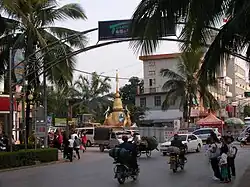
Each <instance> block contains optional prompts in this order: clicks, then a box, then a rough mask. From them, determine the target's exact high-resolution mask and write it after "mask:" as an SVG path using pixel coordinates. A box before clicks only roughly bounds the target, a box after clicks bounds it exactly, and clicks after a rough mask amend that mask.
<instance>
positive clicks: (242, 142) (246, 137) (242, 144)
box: [240, 136, 250, 147]
mask: <svg viewBox="0 0 250 187" xmlns="http://www.w3.org/2000/svg"><path fill="white" fill-rule="evenodd" d="M249 140H250V138H249V137H248V136H245V137H244V138H242V139H241V141H240V146H241V147H244V146H245V145H250V141H249Z"/></svg>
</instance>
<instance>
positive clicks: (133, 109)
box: [120, 77, 147, 124]
mask: <svg viewBox="0 0 250 187" xmlns="http://www.w3.org/2000/svg"><path fill="white" fill-rule="evenodd" d="M138 89H139V92H140V93H141V92H142V90H143V81H142V80H140V79H139V78H138V77H131V78H130V79H129V84H125V85H124V86H123V87H121V88H120V94H121V97H122V102H123V104H124V105H127V107H128V110H129V111H130V117H131V121H132V122H134V123H137V124H138V123H139V121H140V119H142V118H143V117H144V116H145V111H146V110H147V109H146V108H142V107H138V106H136V105H135V97H136V95H137V91H138Z"/></svg>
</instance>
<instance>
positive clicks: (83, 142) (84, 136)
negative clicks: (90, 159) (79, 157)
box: [82, 132, 88, 152]
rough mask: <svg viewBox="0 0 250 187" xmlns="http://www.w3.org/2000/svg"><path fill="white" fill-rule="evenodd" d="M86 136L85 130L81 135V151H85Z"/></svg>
mask: <svg viewBox="0 0 250 187" xmlns="http://www.w3.org/2000/svg"><path fill="white" fill-rule="evenodd" d="M87 141H88V138H87V136H86V132H84V133H83V136H82V145H83V152H84V151H86V147H87V146H86V145H87Z"/></svg>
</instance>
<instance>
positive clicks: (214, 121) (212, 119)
mask: <svg viewBox="0 0 250 187" xmlns="http://www.w3.org/2000/svg"><path fill="white" fill-rule="evenodd" d="M196 123H197V124H198V125H221V124H223V121H222V120H220V119H219V118H217V117H216V116H215V115H213V114H211V113H210V114H209V115H208V116H207V117H205V118H203V119H200V120H199V121H197V122H196Z"/></svg>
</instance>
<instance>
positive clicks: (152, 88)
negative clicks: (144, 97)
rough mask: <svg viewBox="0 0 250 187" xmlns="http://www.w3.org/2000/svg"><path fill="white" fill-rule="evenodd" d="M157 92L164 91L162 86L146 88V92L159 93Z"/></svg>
mask: <svg viewBox="0 0 250 187" xmlns="http://www.w3.org/2000/svg"><path fill="white" fill-rule="evenodd" d="M157 92H162V90H161V88H157V87H151V88H144V94H148V93H157Z"/></svg>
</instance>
